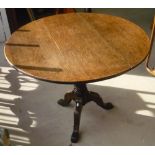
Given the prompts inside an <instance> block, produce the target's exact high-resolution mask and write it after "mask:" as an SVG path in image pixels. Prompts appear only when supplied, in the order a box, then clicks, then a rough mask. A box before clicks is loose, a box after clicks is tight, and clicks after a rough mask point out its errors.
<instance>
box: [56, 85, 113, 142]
mask: <svg viewBox="0 0 155 155" xmlns="http://www.w3.org/2000/svg"><path fill="white" fill-rule="evenodd" d="M72 100H73V101H75V103H76V107H75V111H74V127H73V133H72V136H71V142H73V143H76V142H78V140H79V127H80V117H81V112H82V108H83V106H84V105H85V104H87V103H89V102H90V101H94V102H95V103H96V104H97V105H98V106H100V107H101V108H103V109H105V110H110V109H112V108H113V105H112V103H110V102H108V103H104V102H103V100H102V98H101V97H100V95H99V94H97V93H96V92H92V91H88V89H87V86H86V84H84V83H77V84H75V85H74V90H73V91H72V92H69V93H66V94H65V96H64V99H60V100H59V101H58V104H59V105H61V106H69V103H70V102H71V101H72Z"/></svg>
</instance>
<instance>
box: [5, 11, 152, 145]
mask: <svg viewBox="0 0 155 155" xmlns="http://www.w3.org/2000/svg"><path fill="white" fill-rule="evenodd" d="M149 46H150V41H149V38H148V36H147V35H146V33H145V32H144V31H143V29H142V28H140V27H139V26H137V25H136V24H134V23H132V22H130V21H128V20H126V19H123V18H120V17H116V16H111V15H105V14H95V13H70V14H62V15H55V16H49V17H45V18H42V19H39V20H36V21H33V22H31V23H29V24H27V25H25V26H23V27H21V28H19V29H18V30H17V31H16V32H14V33H13V34H12V35H11V37H10V38H9V39H8V41H7V42H6V44H5V49H4V51H5V56H6V59H7V60H8V62H9V63H10V64H11V65H12V66H14V67H15V68H16V69H18V70H19V71H21V72H23V73H25V74H27V75H29V76H32V77H35V78H37V79H41V80H45V81H49V82H54V83H62V84H73V85H74V89H73V91H72V92H69V93H66V94H65V96H64V99H61V100H59V101H58V104H60V105H62V106H68V105H69V103H70V102H71V101H72V100H73V101H75V103H76V108H75V112H74V129H73V133H72V136H71V141H72V142H77V141H78V139H79V124H80V114H81V111H82V107H83V106H84V105H85V104H86V103H88V102H89V101H94V102H95V103H97V105H99V106H100V107H101V108H103V109H106V110H109V109H112V108H113V105H112V104H111V103H110V102H109V103H104V102H103V100H102V98H101V97H100V96H99V95H98V94H97V93H96V92H91V91H88V89H87V86H86V84H87V83H90V82H96V81H100V80H105V79H109V78H113V77H116V76H118V75H121V74H123V73H125V72H127V71H129V70H131V69H132V68H134V67H136V66H137V65H138V64H140V63H141V62H143V61H144V59H145V58H146V57H147V55H148V50H149Z"/></svg>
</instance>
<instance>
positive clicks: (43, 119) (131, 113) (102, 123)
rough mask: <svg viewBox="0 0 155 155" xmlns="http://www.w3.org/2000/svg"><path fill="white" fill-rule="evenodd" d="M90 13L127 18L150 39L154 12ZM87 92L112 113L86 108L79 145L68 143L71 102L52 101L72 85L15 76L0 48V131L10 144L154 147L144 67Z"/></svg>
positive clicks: (154, 103)
mask: <svg viewBox="0 0 155 155" xmlns="http://www.w3.org/2000/svg"><path fill="white" fill-rule="evenodd" d="M93 11H94V12H103V13H109V14H113V15H118V16H122V17H125V18H128V19H130V20H131V21H134V22H135V23H137V24H139V25H140V26H141V27H142V28H144V29H145V31H146V32H147V33H148V34H150V23H151V20H152V17H153V14H154V12H155V9H100V10H98V9H93ZM154 49H155V47H154ZM153 59H155V52H154V55H152V60H153ZM152 60H151V61H152ZM152 62H153V61H152ZM88 88H89V89H90V90H92V91H96V92H98V93H99V94H100V95H101V96H102V98H103V99H104V101H105V102H108V101H110V102H112V103H113V104H114V106H115V108H114V109H112V110H111V111H105V110H103V109H101V108H99V107H98V106H96V104H95V103H93V102H90V103H89V104H87V105H86V106H85V107H84V108H83V112H82V118H81V126H80V132H81V138H80V141H79V142H78V143H76V144H71V142H70V135H71V132H72V127H73V111H74V103H72V104H71V106H70V107H66V108H64V107H60V106H59V105H58V104H57V100H58V99H59V98H61V97H63V94H64V93H65V92H66V91H70V90H71V89H72V85H60V84H53V83H48V82H43V81H38V80H36V79H33V78H30V77H28V76H26V75H23V74H21V73H19V72H17V71H16V70H15V69H13V68H12V67H11V66H9V65H8V63H7V62H6V60H5V58H4V55H3V45H2V44H1V45H0V127H4V128H7V129H9V132H10V137H11V143H12V145H24V146H25V145H33V146H34V145H39V146H40V145H50V146H56V145H59V146H62V145H64V146H67V145H76V146H85V145H88V146H92V145H101V146H102V145H104V146H107V145H117V146H118V145H141V146H143V145H155V134H154V131H155V123H154V122H155V78H154V77H152V76H150V75H149V74H148V73H147V72H146V70H145V66H144V63H143V64H141V65H140V66H139V67H137V68H135V69H134V70H132V71H130V72H128V73H126V74H124V75H121V76H119V77H116V78H113V79H110V80H106V81H100V82H97V83H92V84H89V85H88Z"/></svg>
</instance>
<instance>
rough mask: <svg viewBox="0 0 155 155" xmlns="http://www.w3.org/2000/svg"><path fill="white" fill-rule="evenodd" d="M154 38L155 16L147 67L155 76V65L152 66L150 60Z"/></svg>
mask: <svg viewBox="0 0 155 155" xmlns="http://www.w3.org/2000/svg"><path fill="white" fill-rule="evenodd" d="M154 38H155V17H154V18H153V23H152V32H151V39H150V49H149V54H148V57H147V59H146V69H147V71H148V72H149V73H150V74H151V75H153V76H155V67H151V66H150V65H149V61H150V57H151V53H152V47H153V42H154Z"/></svg>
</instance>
